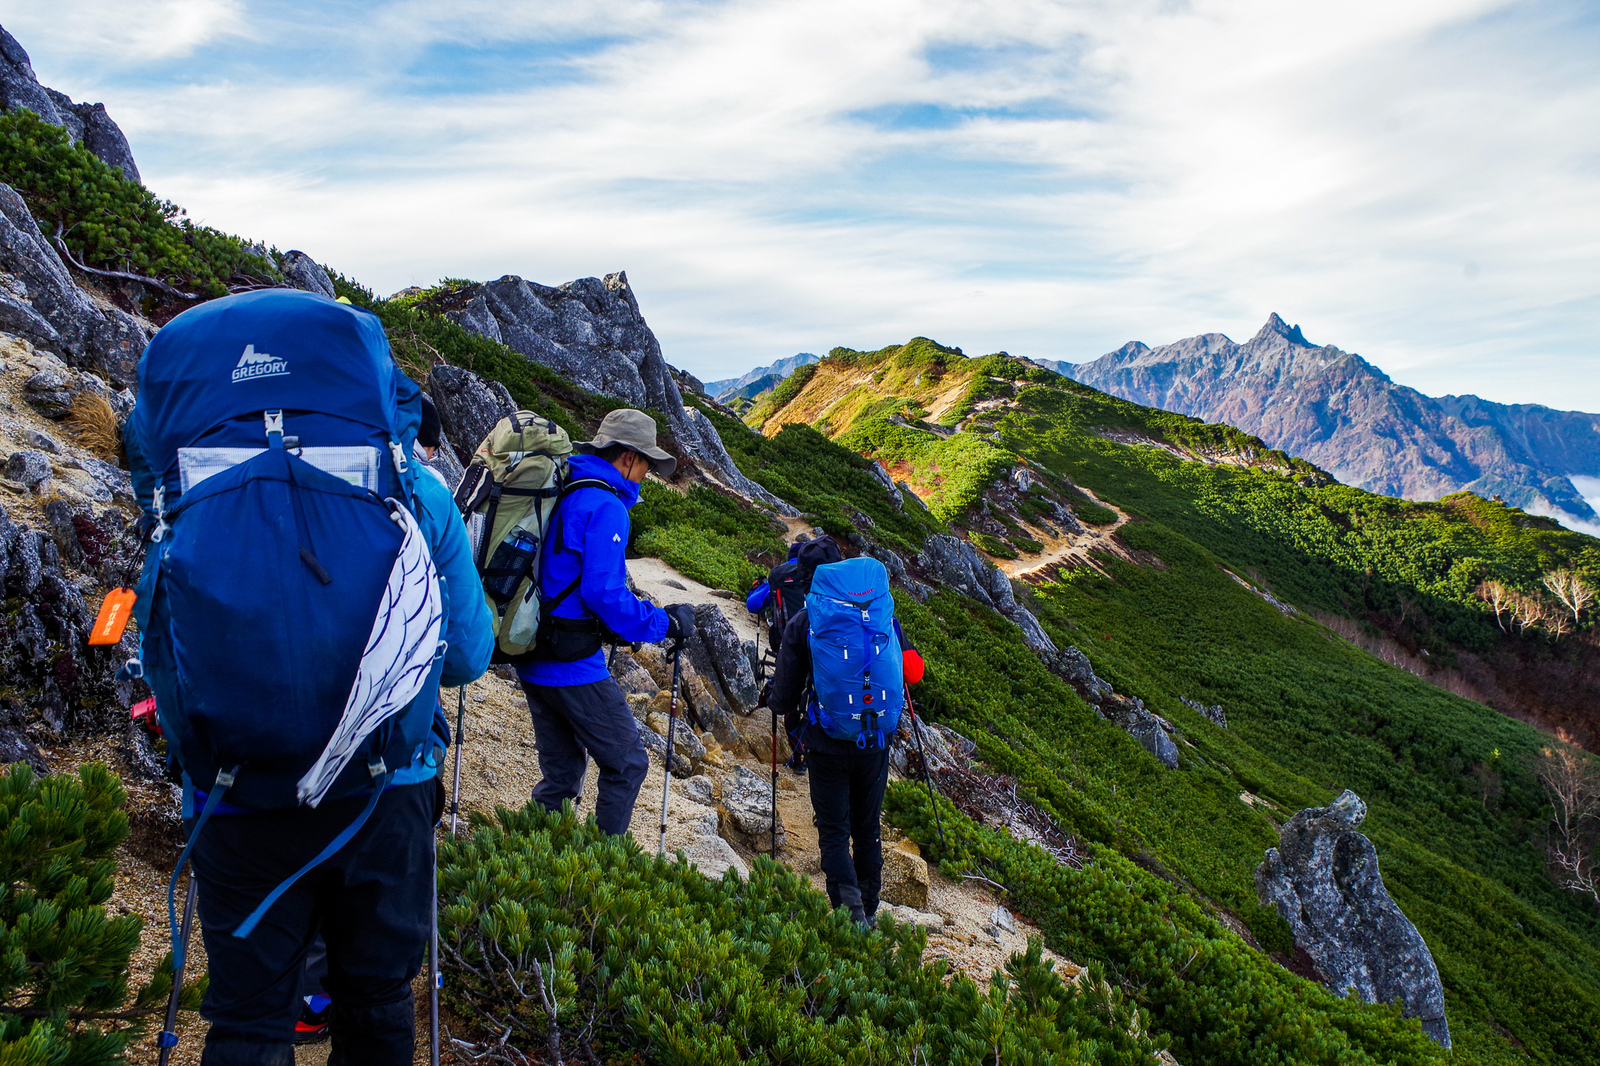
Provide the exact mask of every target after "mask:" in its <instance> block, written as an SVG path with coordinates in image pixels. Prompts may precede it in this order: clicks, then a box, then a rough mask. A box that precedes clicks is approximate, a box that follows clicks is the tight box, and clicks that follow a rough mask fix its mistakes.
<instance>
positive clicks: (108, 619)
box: [89, 589, 135, 644]
mask: <svg viewBox="0 0 1600 1066" xmlns="http://www.w3.org/2000/svg"><path fill="white" fill-rule="evenodd" d="M134 599H135V596H134V592H133V590H132V589H112V590H111V591H110V592H108V593H106V598H105V602H104V603H102V604H100V616H99V617H98V618H96V619H95V620H94V632H93V633H90V634H89V643H90V644H115V643H116V642H117V641H119V640H121V639H122V631H123V630H124V629H127V628H128V619H129V618H130V617H131V616H132V615H133V601H134Z"/></svg>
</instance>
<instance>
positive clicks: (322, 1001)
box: [294, 994, 333, 1044]
mask: <svg viewBox="0 0 1600 1066" xmlns="http://www.w3.org/2000/svg"><path fill="white" fill-rule="evenodd" d="M332 1020H333V1001H332V1000H331V999H329V998H328V997H327V996H324V995H321V994H318V995H315V996H306V997H305V1005H304V1006H302V1007H301V1008H300V1020H299V1021H297V1022H295V1023H294V1042H295V1043H296V1044H320V1043H321V1042H322V1041H324V1040H326V1039H328V1031H329V1030H328V1025H329V1023H330V1022H331V1021H332Z"/></svg>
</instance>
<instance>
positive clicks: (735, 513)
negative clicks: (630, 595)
mask: <svg viewBox="0 0 1600 1066" xmlns="http://www.w3.org/2000/svg"><path fill="white" fill-rule="evenodd" d="M629 519H630V520H631V522H632V526H633V534H632V541H631V543H630V544H629V548H630V549H631V550H632V551H634V552H636V553H637V554H639V555H653V556H656V557H658V558H660V559H663V560H665V561H666V563H667V564H668V565H670V566H672V567H674V568H675V569H677V570H679V571H680V572H682V573H684V574H687V575H689V576H690V577H692V578H694V579H695V580H696V581H698V582H700V583H701V584H703V585H708V586H710V587H711V588H719V589H727V590H728V591H730V592H738V593H740V594H743V593H745V592H748V591H749V589H750V585H751V583H752V582H753V581H755V580H756V579H757V578H760V577H765V576H766V573H767V571H768V570H769V569H771V568H772V567H773V566H775V565H776V564H777V563H778V562H779V561H780V560H782V558H783V556H784V545H783V540H782V538H781V537H779V536H778V534H777V533H776V532H775V531H774V530H773V528H772V523H771V522H770V521H769V520H768V519H767V517H766V515H765V514H764V513H763V512H761V511H758V510H756V509H755V508H753V507H751V506H749V505H748V504H746V503H745V502H744V501H743V500H738V499H735V498H733V497H731V496H727V495H724V494H723V493H720V492H718V491H717V490H715V489H712V488H708V487H707V486H705V485H695V486H692V487H691V488H690V489H689V491H688V492H686V493H678V492H674V491H673V490H672V489H670V488H668V487H667V486H665V485H659V484H656V483H655V482H653V481H646V482H645V483H644V484H643V485H641V486H640V491H639V502H638V503H637V504H635V505H634V507H633V510H632V511H631V512H630V513H629Z"/></svg>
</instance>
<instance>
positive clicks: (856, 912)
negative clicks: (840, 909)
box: [850, 905, 872, 932]
mask: <svg viewBox="0 0 1600 1066" xmlns="http://www.w3.org/2000/svg"><path fill="white" fill-rule="evenodd" d="M850 920H851V921H852V922H855V923H856V925H857V926H859V927H860V928H861V931H862V932H866V931H867V930H868V929H871V928H872V923H871V922H869V921H867V909H866V908H865V907H862V906H859V905H857V906H854V907H851V908H850Z"/></svg>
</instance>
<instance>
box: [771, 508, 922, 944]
mask: <svg viewBox="0 0 1600 1066" xmlns="http://www.w3.org/2000/svg"><path fill="white" fill-rule="evenodd" d="M821 539H826V538H819V540H821ZM815 543H817V542H816V541H812V542H811V544H815ZM806 547H807V548H809V547H810V545H809V544H808V545H807V546H806ZM805 553H806V549H805V548H802V549H801V552H800V554H799V556H798V557H799V558H803V557H804V555H805ZM921 679H922V657H921V656H920V655H918V654H917V651H916V649H915V648H912V647H911V646H910V645H909V644H908V643H907V642H906V640H905V636H904V634H903V633H902V632H901V630H900V624H899V622H898V621H897V620H896V619H895V616H894V597H893V595H892V594H891V593H890V591H889V573H888V571H887V570H886V569H885V568H884V565H883V564H882V563H881V562H879V561H878V560H876V559H874V558H872V557H870V556H860V557H858V558H855V559H845V560H842V561H839V562H829V563H823V564H821V565H818V566H816V567H815V568H814V569H813V571H812V573H811V575H810V587H809V591H808V592H807V593H806V597H805V608H804V609H803V610H800V611H797V612H796V613H795V614H794V615H793V617H791V618H790V619H789V622H788V624H787V625H786V626H785V627H784V633H783V643H782V645H781V646H780V647H779V650H778V663H777V668H776V670H775V671H774V674H773V680H772V694H771V701H772V706H773V708H774V709H775V710H776V711H777V712H778V713H779V714H782V715H784V716H785V719H786V720H787V719H789V718H790V717H791V716H794V715H798V714H802V713H803V714H804V716H805V725H804V727H803V729H802V732H801V734H800V739H801V742H802V743H803V744H804V746H805V750H806V753H807V754H806V761H807V764H808V767H809V773H808V774H807V777H808V780H809V782H810V786H811V806H812V809H813V811H814V812H815V813H816V824H817V845H818V849H819V850H820V852H821V858H822V872H823V876H824V877H825V878H826V879H827V889H828V901H829V902H830V903H831V904H832V905H833V906H834V907H836V908H837V907H845V908H847V909H848V910H849V912H850V917H851V918H852V919H853V920H854V921H855V922H856V924H858V925H860V926H862V927H866V926H868V925H870V924H871V922H872V918H873V915H874V914H876V913H877V910H878V891H879V888H880V887H881V884H882V873H883V843H882V838H881V835H880V829H879V825H880V818H881V816H882V812H883V791H884V787H885V785H887V783H888V779H889V744H890V742H891V741H892V740H893V738H894V735H895V732H896V730H897V729H898V728H899V725H900V714H901V710H902V709H903V707H904V705H905V685H906V684H908V683H909V684H914V683H916V682H918V681H920V680H921Z"/></svg>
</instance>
